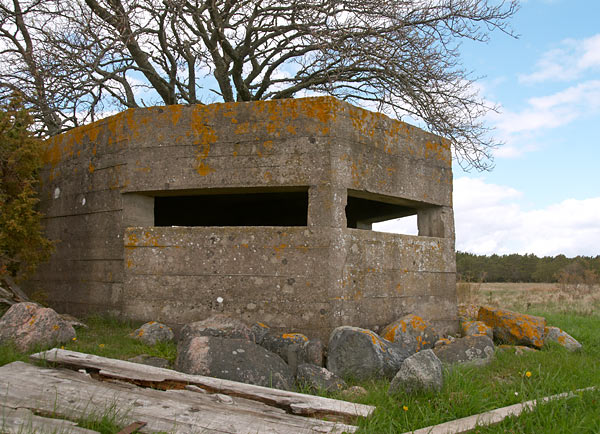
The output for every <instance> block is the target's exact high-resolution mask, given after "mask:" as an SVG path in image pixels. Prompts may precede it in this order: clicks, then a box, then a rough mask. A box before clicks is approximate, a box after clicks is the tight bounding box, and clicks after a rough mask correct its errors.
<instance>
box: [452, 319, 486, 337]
mask: <svg viewBox="0 0 600 434" xmlns="http://www.w3.org/2000/svg"><path fill="white" fill-rule="evenodd" d="M460 326H461V328H462V333H463V336H476V335H486V336H487V337H489V338H490V339H494V330H492V328H491V327H490V326H488V325H487V324H486V323H484V322H483V321H463V322H461V324H460Z"/></svg>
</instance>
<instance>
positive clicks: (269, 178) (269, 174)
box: [263, 170, 273, 182]
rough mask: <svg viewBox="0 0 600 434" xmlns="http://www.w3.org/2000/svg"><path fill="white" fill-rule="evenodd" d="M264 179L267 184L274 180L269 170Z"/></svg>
mask: <svg viewBox="0 0 600 434" xmlns="http://www.w3.org/2000/svg"><path fill="white" fill-rule="evenodd" d="M263 179H264V180H265V181H267V182H270V181H272V180H273V175H272V174H271V172H269V171H268V170H267V171H266V172H265V173H264V175H263Z"/></svg>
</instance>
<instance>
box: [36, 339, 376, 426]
mask: <svg viewBox="0 0 600 434" xmlns="http://www.w3.org/2000/svg"><path fill="white" fill-rule="evenodd" d="M31 358H32V359H34V360H47V361H50V362H53V363H58V364H60V365H63V366H69V367H73V368H92V369H97V370H98V371H99V373H100V374H101V375H105V376H107V377H112V378H120V379H124V380H134V381H142V382H148V383H153V387H161V384H169V383H181V384H193V385H196V386H199V387H201V388H203V389H206V390H208V391H210V392H219V393H225V394H228V395H231V396H238V397H242V398H246V399H252V400H256V401H260V402H263V403H266V404H269V405H275V406H278V407H280V408H284V409H286V410H287V411H289V412H291V413H296V412H297V413H298V414H303V415H307V416H325V417H329V418H332V417H337V418H341V420H346V421H352V420H354V419H355V418H356V417H368V416H369V415H370V414H371V413H373V411H374V410H375V407H373V406H370V405H364V404H356V403H352V402H347V401H340V400H336V399H331V398H323V397H320V396H313V395H306V394H303V393H296V392H288V391H286V390H279V389H271V388H269V387H262V386H255V385H252V384H244V383H239V382H237V381H230V380H222V379H218V378H212V377H205V376H202V375H189V374H184V373H182V372H178V371H173V370H171V369H164V368H156V367H154V366H147V365H141V364H138V363H132V362H127V361H124V360H116V359H109V358H106V357H100V356H95V355H92V354H84V353H78V352H75V351H69V350H61V349H56V348H55V349H52V350H49V351H45V352H41V353H37V354H33V355H31Z"/></svg>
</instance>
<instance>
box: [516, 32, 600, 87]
mask: <svg viewBox="0 0 600 434" xmlns="http://www.w3.org/2000/svg"><path fill="white" fill-rule="evenodd" d="M598 69H600V33H599V34H597V35H594V36H591V37H589V38H586V39H580V40H576V39H565V40H563V41H562V42H561V47H560V48H555V49H552V50H549V51H547V52H546V53H544V54H543V55H542V57H541V59H540V60H539V61H538V62H537V64H536V70H535V71H534V72H533V73H531V74H525V75H521V76H520V77H519V81H521V82H523V83H539V82H543V81H566V80H573V79H577V78H579V77H581V76H582V75H583V74H584V73H585V72H587V71H589V70H592V71H594V70H598Z"/></svg>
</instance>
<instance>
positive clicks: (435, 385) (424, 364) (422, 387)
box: [388, 349, 444, 395]
mask: <svg viewBox="0 0 600 434" xmlns="http://www.w3.org/2000/svg"><path fill="white" fill-rule="evenodd" d="M443 385H444V377H443V374H442V362H441V361H440V359H438V358H437V356H436V355H435V353H434V352H433V351H432V350H429V349H428V350H423V351H419V352H418V353H416V354H413V355H412V356H410V357H409V358H407V359H406V360H404V362H402V365H400V369H399V370H398V372H397V373H396V375H395V376H394V379H393V380H392V382H391V383H390V387H389V389H388V394H390V395H393V394H396V393H401V392H406V393H415V392H423V391H434V392H439V391H440V390H442V387H443Z"/></svg>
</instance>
